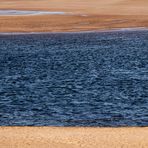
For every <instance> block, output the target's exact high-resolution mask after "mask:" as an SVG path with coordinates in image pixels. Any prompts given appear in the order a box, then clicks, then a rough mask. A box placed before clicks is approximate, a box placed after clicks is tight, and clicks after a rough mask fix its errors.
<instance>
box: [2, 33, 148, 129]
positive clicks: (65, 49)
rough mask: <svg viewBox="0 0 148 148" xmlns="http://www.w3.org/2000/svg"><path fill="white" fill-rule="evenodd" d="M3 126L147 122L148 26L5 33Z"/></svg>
mask: <svg viewBox="0 0 148 148" xmlns="http://www.w3.org/2000/svg"><path fill="white" fill-rule="evenodd" d="M0 125H1V126H4V125H18V126H24V125H31V126H43V125H45V126H115V127H116V126H148V31H116V32H102V33H59V34H32V35H31V34H30V35H29V34H28V35H27V34H26V35H25V34H22V35H0Z"/></svg>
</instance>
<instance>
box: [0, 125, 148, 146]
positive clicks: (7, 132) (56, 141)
mask: <svg viewBox="0 0 148 148" xmlns="http://www.w3.org/2000/svg"><path fill="white" fill-rule="evenodd" d="M0 147H2V148H38V147H40V148H49V147H50V148H147V147H148V128H63V127H0Z"/></svg>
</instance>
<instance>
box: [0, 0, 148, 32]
mask: <svg viewBox="0 0 148 148" xmlns="http://www.w3.org/2000/svg"><path fill="white" fill-rule="evenodd" d="M0 10H30V11H51V12H64V13H65V15H60V16H59V15H56V14H55V15H47V14H46V15H44V14H43V15H35V16H32V15H28V16H27V15H25V16H22V15H21V16H2V15H0V32H75V31H92V30H105V29H116V28H133V27H148V1H147V0H135V1H133V0H111V1H108V0H104V1H98V0H92V1H90V0H86V1H82V0H75V1H72V0H44V1H42V0H38V1H35V0H30V1H26V0H0ZM66 13H72V14H73V15H67V14H66Z"/></svg>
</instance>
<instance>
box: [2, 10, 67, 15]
mask: <svg viewBox="0 0 148 148" xmlns="http://www.w3.org/2000/svg"><path fill="white" fill-rule="evenodd" d="M43 14H44V15H66V14H68V13H66V12H59V11H29V10H0V16H7V15H11V16H12V15H43Z"/></svg>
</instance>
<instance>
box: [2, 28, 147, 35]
mask: <svg viewBox="0 0 148 148" xmlns="http://www.w3.org/2000/svg"><path fill="white" fill-rule="evenodd" d="M131 31H132V32H137V31H148V27H131V28H113V29H102V30H101V29H98V30H88V31H67V32H0V35H39V34H85V33H109V32H131Z"/></svg>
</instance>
